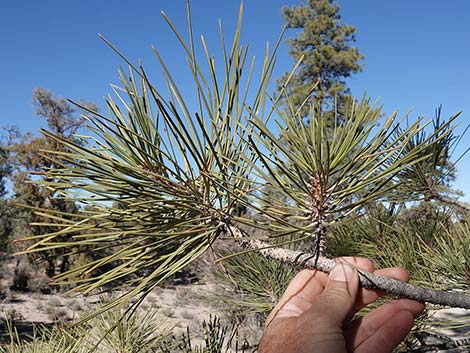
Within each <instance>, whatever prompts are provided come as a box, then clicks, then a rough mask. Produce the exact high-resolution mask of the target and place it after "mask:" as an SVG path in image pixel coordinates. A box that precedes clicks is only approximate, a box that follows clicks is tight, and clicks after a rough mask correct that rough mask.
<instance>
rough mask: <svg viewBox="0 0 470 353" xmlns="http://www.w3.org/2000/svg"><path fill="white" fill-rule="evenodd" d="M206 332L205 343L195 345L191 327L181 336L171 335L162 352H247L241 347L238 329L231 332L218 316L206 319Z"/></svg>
mask: <svg viewBox="0 0 470 353" xmlns="http://www.w3.org/2000/svg"><path fill="white" fill-rule="evenodd" d="M202 328H203V332H204V343H203V344H199V345H194V344H193V343H192V342H191V341H192V337H191V333H190V331H189V328H188V329H187V331H186V333H185V334H183V335H181V336H179V337H175V336H171V337H170V338H169V339H167V340H165V341H164V342H163V344H162V345H161V346H160V349H161V352H162V353H173V352H178V353H228V352H234V353H238V352H240V353H242V352H245V348H244V347H239V341H238V337H237V330H236V329H232V331H231V332H229V330H228V327H227V326H223V325H221V323H220V319H219V318H218V317H216V316H213V317H210V318H209V320H204V321H203V323H202Z"/></svg>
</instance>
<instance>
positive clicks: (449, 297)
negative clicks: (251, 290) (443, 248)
mask: <svg viewBox="0 0 470 353" xmlns="http://www.w3.org/2000/svg"><path fill="white" fill-rule="evenodd" d="M226 227H227V232H228V233H230V234H231V235H232V236H233V237H235V238H237V239H239V243H240V244H241V246H242V247H244V248H248V249H252V250H256V251H258V252H259V253H260V254H261V255H262V256H265V257H268V258H271V259H274V260H277V261H281V262H284V263H288V264H291V265H293V266H301V267H304V268H309V269H317V270H320V271H322V272H325V273H329V272H330V271H331V270H332V269H333V267H334V266H335V264H336V262H335V261H334V260H331V259H328V258H326V257H323V256H319V257H318V258H317V257H316V256H315V255H313V254H309V253H304V252H301V251H295V250H290V249H284V248H278V247H273V246H272V245H271V244H268V243H266V242H263V241H261V240H256V239H244V238H246V236H244V232H243V231H242V230H240V229H239V228H237V227H235V226H232V225H228V226H226ZM358 272H359V280H360V285H361V287H363V288H370V289H379V290H383V291H385V292H387V293H389V294H393V295H396V296H398V297H401V298H408V299H412V300H416V301H419V302H427V303H431V304H437V305H443V306H450V307H456V308H464V309H470V296H469V295H466V294H464V293H457V292H449V291H443V290H433V289H429V288H424V287H419V286H416V285H413V284H410V283H406V282H403V281H399V280H396V279H393V278H390V277H386V276H382V275H378V274H374V273H370V272H365V271H361V270H358Z"/></svg>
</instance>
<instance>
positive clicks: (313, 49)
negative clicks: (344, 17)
mask: <svg viewBox="0 0 470 353" xmlns="http://www.w3.org/2000/svg"><path fill="white" fill-rule="evenodd" d="M282 16H283V17H284V19H285V21H286V24H287V27H288V28H291V29H294V30H295V33H296V37H294V38H290V39H288V40H287V44H288V45H289V46H290V52H289V54H290V55H291V56H292V58H293V59H294V60H295V62H298V61H299V60H302V61H301V64H300V66H299V69H298V71H297V72H296V73H295V74H294V76H293V77H292V79H291V80H290V82H289V84H288V85H287V90H286V92H287V95H286V98H285V103H286V105H287V107H288V108H289V109H288V110H293V111H295V110H297V109H299V108H301V106H302V105H303V104H304V102H305V100H306V99H308V102H309V104H307V105H305V106H304V108H303V109H301V116H302V117H305V116H308V114H309V112H308V106H309V105H310V104H313V105H314V106H315V108H316V109H317V110H318V112H321V111H323V110H325V111H332V110H334V109H335V108H338V107H340V108H341V107H342V106H343V104H344V103H345V102H344V100H345V98H346V97H347V96H348V93H349V92H348V89H347V88H346V84H345V79H346V78H348V77H349V76H351V75H352V74H354V73H357V72H360V71H362V64H361V63H360V61H361V60H362V59H363V56H362V55H361V54H360V53H359V50H358V49H357V48H355V47H352V46H351V43H353V42H354V41H355V35H354V34H355V32H356V29H355V28H354V27H353V26H349V25H342V24H340V19H341V17H340V15H339V5H338V4H337V3H336V2H335V1H333V0H309V1H306V2H305V3H303V4H302V5H298V6H292V7H284V8H283V9H282ZM302 58H303V59H302ZM288 75H289V74H286V75H285V76H284V77H283V78H281V79H280V80H278V84H279V86H281V87H282V85H284V83H285V82H286V78H287V77H288ZM335 101H336V102H335ZM340 110H341V109H340ZM329 117H330V119H331V120H332V119H333V116H332V115H330V116H329Z"/></svg>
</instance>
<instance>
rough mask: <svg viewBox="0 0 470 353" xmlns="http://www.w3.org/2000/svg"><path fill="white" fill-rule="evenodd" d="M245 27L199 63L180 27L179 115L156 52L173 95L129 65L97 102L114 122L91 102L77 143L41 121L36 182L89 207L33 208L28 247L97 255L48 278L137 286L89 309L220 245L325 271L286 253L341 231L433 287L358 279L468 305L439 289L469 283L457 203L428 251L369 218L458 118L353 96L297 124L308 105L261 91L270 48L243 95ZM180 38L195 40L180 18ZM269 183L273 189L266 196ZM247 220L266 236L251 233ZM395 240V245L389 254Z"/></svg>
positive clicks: (429, 158) (340, 237) (139, 289)
mask: <svg viewBox="0 0 470 353" xmlns="http://www.w3.org/2000/svg"><path fill="white" fill-rule="evenodd" d="M165 19H166V20H167V21H168V22H169V24H170V26H171V28H172V29H174V30H175V27H174V25H173V24H172V23H171V22H170V21H169V19H168V18H167V17H165ZM240 19H241V16H240ZM188 23H191V22H190V21H189V22H188ZM240 23H241V21H240V22H239V25H238V29H237V31H236V34H235V37H234V40H233V44H232V46H231V47H230V48H231V49H228V50H224V52H223V53H222V63H221V64H220V65H219V64H217V65H216V62H215V59H214V58H213V57H212V56H211V55H209V53H208V51H207V50H206V51H205V53H206V57H205V59H206V60H205V61H204V62H206V63H207V65H208V67H207V68H206V67H204V66H203V64H202V63H201V62H199V61H197V60H196V57H195V54H194V53H195V52H196V50H195V48H194V42H193V41H192V40H190V41H189V43H186V42H185V41H184V40H183V38H182V36H181V35H179V33H178V32H176V30H175V33H176V35H177V39H178V40H179V42H180V43H181V45H182V48H183V52H184V54H185V55H186V56H187V59H188V64H189V72H190V73H191V74H192V77H193V79H194V82H195V93H194V94H195V95H196V96H197V97H198V98H199V99H198V102H199V105H198V107H197V111H196V113H194V114H192V113H190V112H191V110H192V109H190V108H189V107H188V104H187V100H186V99H185V98H186V97H185V96H184V95H182V93H181V90H180V89H179V88H178V86H177V85H176V84H175V81H174V80H173V78H172V76H171V72H169V71H168V70H167V68H166V66H165V64H164V61H163V59H162V58H161V56H160V55H159V53H158V51H157V50H156V51H155V53H156V56H157V59H158V60H159V61H160V64H161V66H162V68H163V72H164V80H165V81H166V83H167V87H168V92H163V91H161V90H158V89H157V88H156V86H155V85H154V84H152V81H151V80H150V78H149V77H148V75H147V72H146V70H145V69H144V68H143V67H142V66H137V65H134V64H133V63H132V62H130V61H129V60H127V59H124V60H126V63H127V64H128V65H129V71H128V72H124V71H123V70H121V71H120V79H121V86H122V87H120V88H119V89H115V90H114V94H115V95H116V97H117V98H116V99H114V98H112V97H109V98H108V100H107V105H108V108H109V116H106V115H103V114H98V113H96V112H95V111H93V110H91V109H88V115H89V116H88V118H87V121H88V124H89V128H90V131H91V132H90V134H89V137H88V138H84V139H81V140H80V141H79V142H77V141H76V140H74V139H64V138H63V137H62V136H61V135H60V134H58V133H54V132H50V131H43V133H44V135H45V136H47V137H49V138H51V139H53V140H54V141H55V142H56V143H57V144H59V145H61V148H60V149H59V150H58V152H56V153H55V154H54V152H53V151H51V154H52V156H53V157H52V158H53V161H56V163H54V167H53V168H49V169H47V170H46V171H45V179H44V180H42V181H40V182H39V183H38V185H40V186H41V187H45V188H49V189H51V190H54V192H57V193H59V194H61V195H64V196H66V197H67V198H68V199H71V200H74V201H75V202H79V203H81V204H86V205H87V206H89V207H86V208H83V209H81V210H80V213H79V214H78V215H76V214H71V213H67V212H58V211H54V210H41V212H42V214H43V215H44V216H45V217H48V218H49V221H48V226H49V227H51V228H53V229H54V230H53V231H51V232H50V233H48V234H45V235H42V236H40V237H34V240H35V241H36V243H35V244H33V245H31V246H30V247H29V248H28V249H27V251H28V252H44V251H46V252H47V251H49V250H51V249H65V250H71V249H73V250H74V251H77V252H79V251H85V250H84V249H86V251H90V249H91V251H93V252H94V253H95V254H96V256H97V259H96V260H93V261H90V262H88V263H85V264H83V265H81V266H79V267H75V268H72V269H70V270H69V271H67V272H65V273H63V274H61V275H59V276H58V277H57V280H58V281H60V280H66V281H68V280H72V281H73V280H75V281H76V287H75V290H77V291H82V292H85V293H89V292H91V291H93V290H95V289H97V288H102V287H103V286H106V285H113V284H116V283H117V284H120V283H121V281H122V280H123V279H126V280H127V281H128V282H127V283H126V285H128V284H131V285H132V286H131V287H130V288H129V287H126V288H127V293H126V294H124V295H122V296H120V297H119V298H117V299H116V300H114V301H112V302H111V303H109V304H106V305H105V306H104V307H102V308H101V309H100V310H98V311H97V312H96V313H95V314H98V313H100V312H103V311H106V310H108V309H110V308H111V307H113V306H117V305H119V304H122V303H123V302H125V301H126V300H129V299H130V298H132V297H138V298H139V299H140V300H143V298H144V297H145V296H146V295H147V294H148V293H150V292H151V291H152V289H154V288H155V287H156V286H158V285H159V284H161V283H162V281H164V280H165V279H167V278H169V277H171V276H172V275H174V274H175V273H176V272H177V271H179V270H181V269H182V268H184V267H185V266H187V265H188V264H190V263H191V262H193V261H194V260H196V259H197V258H199V257H200V256H201V255H202V254H204V253H205V252H206V251H208V250H209V249H211V248H212V246H213V244H214V243H215V242H230V241H232V242H238V243H239V244H240V245H241V246H242V247H243V248H245V249H248V250H250V251H256V252H258V253H259V254H260V255H262V256H264V257H268V258H271V259H275V260H277V261H281V262H285V263H288V264H290V265H292V266H305V267H309V268H318V269H320V270H322V271H325V272H328V271H329V270H330V269H331V268H332V267H333V266H334V262H333V261H332V260H329V259H327V258H323V257H316V256H312V254H308V253H301V252H298V251H295V250H291V249H289V247H288V243H291V242H294V241H296V242H302V241H305V240H306V239H312V238H314V239H317V241H323V240H326V241H327V243H328V241H335V240H336V241H338V242H339V243H341V244H345V245H346V246H345V249H346V250H347V251H353V250H355V254H357V255H360V254H367V255H371V256H373V257H374V256H377V257H379V259H380V260H382V262H380V263H381V264H387V265H401V264H402V263H401V261H402V260H403V262H405V260H406V261H408V262H409V263H411V264H412V263H414V262H416V263H418V265H419V266H416V268H417V269H419V271H420V272H418V279H419V281H418V282H420V283H419V284H423V283H425V284H426V286H427V287H431V288H426V289H423V288H419V289H417V288H416V287H415V286H414V285H411V284H404V283H401V282H398V281H394V280H391V279H387V278H385V277H381V276H377V275H374V274H370V273H366V272H361V283H362V285H363V286H365V287H373V288H379V289H383V290H386V291H388V292H390V293H393V294H395V295H400V296H406V297H409V298H412V299H416V300H420V301H428V302H433V303H436V304H443V305H451V306H457V307H464V308H470V298H469V297H468V296H466V295H464V294H462V293H459V292H457V293H456V292H451V291H447V289H449V288H459V289H463V288H467V289H468V283H467V282H465V281H466V275H467V268H466V266H468V263H469V262H468V261H466V256H468V252H467V253H465V252H464V253H462V252H457V251H452V249H453V248H454V247H457V248H462V249H467V248H469V245H470V240H469V239H470V236H469V235H470V233H469V231H468V226H467V224H468V218H466V217H467V216H466V215H465V214H462V213H460V214H458V213H455V215H456V216H458V217H459V221H461V222H452V223H451V224H448V225H447V226H448V227H449V229H444V228H440V232H439V236H440V238H439V239H436V241H435V242H434V243H433V245H435V246H430V245H429V244H424V245H423V243H422V242H421V239H420V238H419V236H415V237H413V236H412V235H411V234H410V233H409V232H407V229H406V228H401V229H398V228H397V229H392V228H394V227H382V228H380V227H381V226H382V225H384V224H386V223H385V222H392V221H393V222H394V220H395V219H396V218H397V217H395V214H394V210H395V209H393V208H392V209H391V210H389V209H387V205H392V206H393V207H395V205H396V204H397V203H399V202H405V203H406V202H414V201H417V200H420V199H421V198H422V197H423V196H424V195H423V192H422V190H420V189H418V191H417V192H416V193H410V192H409V190H407V189H406V188H404V187H403V186H404V184H407V183H410V182H411V181H413V182H415V181H416V179H419V177H418V176H417V175H418V174H416V173H414V171H415V170H416V169H417V167H418V166H419V165H420V164H421V163H433V161H436V160H438V161H439V163H442V160H440V159H441V157H439V156H437V157H436V155H435V154H434V153H435V151H437V150H439V149H437V148H435V146H436V144H448V143H449V142H448V141H449V139H448V137H451V136H452V134H453V128H454V122H455V121H456V118H457V116H454V117H451V118H450V119H448V120H446V121H445V122H442V123H441V124H437V125H435V126H434V128H433V129H429V128H428V125H429V124H427V123H426V122H425V121H424V120H423V119H417V120H416V121H415V122H413V123H410V124H409V125H403V120H402V119H399V118H398V117H397V115H396V114H392V115H390V116H389V117H387V118H386V119H383V117H382V113H381V110H380V108H377V107H376V104H375V103H374V102H371V101H370V100H369V99H363V100H362V101H354V100H351V101H350V102H349V103H348V104H349V105H348V107H347V109H345V111H347V112H348V114H347V116H345V119H344V121H343V122H342V123H341V124H337V125H334V126H329V125H328V124H327V122H326V119H311V120H310V124H309V125H308V126H306V125H305V124H304V123H303V119H304V118H305V115H304V114H302V113H301V112H297V113H294V114H291V112H287V111H285V110H284V109H281V108H280V106H279V102H280V101H281V100H282V97H284V96H285V94H286V91H285V90H284V89H281V90H280V91H279V92H278V93H277V95H275V96H274V97H271V96H270V95H269V94H268V93H267V87H268V85H269V82H270V74H271V73H272V71H273V65H274V63H275V61H276V60H275V55H276V54H275V51H274V52H273V53H268V54H266V57H265V58H264V61H263V64H264V65H263V68H262V70H261V74H260V78H259V84H258V85H257V90H256V91H255V92H252V94H247V92H248V90H249V88H248V85H247V82H252V81H254V78H253V77H252V75H253V72H255V71H256V70H253V69H252V67H250V68H249V69H246V67H245V66H244V63H245V61H246V60H245V59H246V56H247V47H246V46H242V45H241V44H240V26H241V25H240ZM190 33H191V36H190V38H193V35H192V29H191V28H190ZM220 33H223V32H222V31H220ZM222 41H223V43H226V41H225V39H224V38H223V37H222ZM108 44H110V43H109V42H108ZM110 45H111V47H112V48H113V49H114V50H116V51H117V52H118V54H119V55H121V56H122V57H123V58H125V57H124V56H123V55H122V54H121V53H120V52H119V51H118V50H117V49H116V48H115V47H114V46H112V44H110ZM203 47H204V48H206V47H205V45H204V41H203ZM224 48H225V46H224ZM217 67H222V68H223V71H222V73H218V72H216V70H215V68H217ZM283 87H289V82H286V84H285V85H284V86H283ZM323 94H324V93H321V95H322V96H323ZM267 97H270V98H272V99H270V100H268V99H267ZM83 108H85V109H86V107H83ZM309 113H310V114H312V115H313V114H318V112H314V111H313V110H310V112H309ZM274 123H276V124H277V126H278V127H279V131H278V132H276V131H274V130H275V129H274ZM280 132H282V138H281V137H279V136H280V134H279V133H280ZM327 135H329V136H330V137H331V138H329V139H327V138H325V136H327ZM450 140H452V139H450ZM286 146H289V147H286ZM418 170H419V168H418ZM416 182H419V180H418V181H416ZM266 185H269V188H268V189H266V188H265V186H266ZM266 192H269V193H273V194H272V195H279V197H276V198H272V199H270V200H268V201H269V204H266V202H267V198H266V195H265V193H266ZM436 192H437V193H438V192H439V190H437V189H436ZM371 202H373V203H374V204H378V203H381V204H382V208H377V209H375V208H374V210H376V211H377V212H375V214H373V212H369V211H371V210H370V205H371ZM113 205H114V206H113ZM240 209H243V210H244V212H239V210H240ZM394 226H395V225H394ZM255 229H259V230H262V231H263V233H262V234H263V235H262V236H258V235H256V236H254V234H253V233H250V232H251V231H253V230H255ZM362 229H365V230H368V231H367V232H362V231H361V230H362ZM377 230H381V232H380V233H379V232H376V231H377ZM446 231H447V235H446ZM453 233H455V234H458V236H453ZM387 234H392V235H393V236H391V237H386V235H387ZM449 234H450V235H449ZM379 235H380V236H379ZM64 236H67V241H63V237H64ZM26 240H28V239H26ZM398 246H399V247H400V249H403V251H404V255H400V256H397V255H395V257H393V256H390V254H391V253H392V250H393V251H396V248H397V247H398ZM424 248H425V249H424ZM336 249H337V248H336ZM423 249H424V250H423ZM439 251H442V254H443V255H439ZM327 253H328V252H327ZM444 254H445V255H444ZM333 255H335V256H336V255H338V254H333ZM405 255H406V257H405ZM443 256H445V261H444V258H443ZM418 260H419V261H418ZM386 261H388V262H386ZM394 261H395V262H394ZM390 262H392V263H390ZM408 262H407V263H406V264H407V265H408V264H409V263H408ZM415 275H416V274H415ZM77 276H82V277H84V278H81V279H79V280H77ZM273 289H274V287H273ZM435 289H446V290H435ZM140 300H138V301H137V302H136V305H138V303H139V302H140Z"/></svg>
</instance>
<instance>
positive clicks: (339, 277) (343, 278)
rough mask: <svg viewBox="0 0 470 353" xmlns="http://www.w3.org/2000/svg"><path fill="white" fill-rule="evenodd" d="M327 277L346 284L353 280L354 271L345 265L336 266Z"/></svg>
mask: <svg viewBox="0 0 470 353" xmlns="http://www.w3.org/2000/svg"><path fill="white" fill-rule="evenodd" d="M329 277H330V279H332V280H333V281H338V282H347V281H350V280H352V279H353V277H354V269H353V268H352V267H351V266H349V265H347V264H336V265H335V267H333V269H332V270H331V272H330V276H329Z"/></svg>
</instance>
